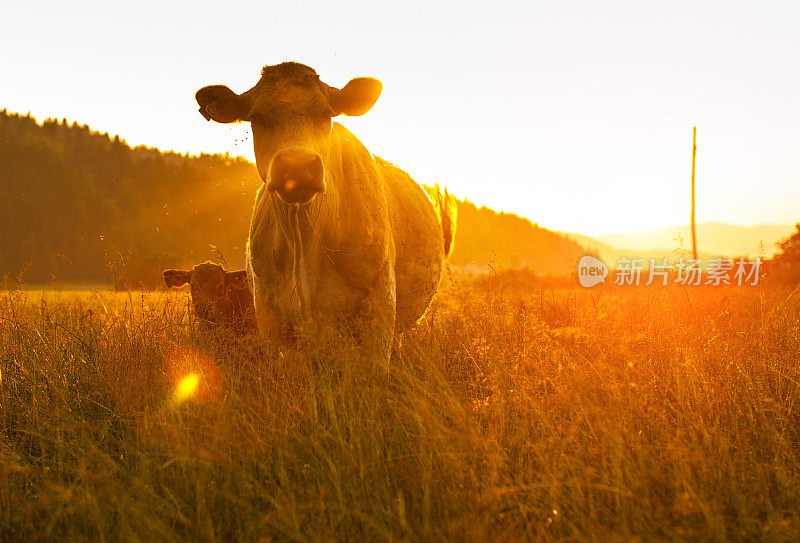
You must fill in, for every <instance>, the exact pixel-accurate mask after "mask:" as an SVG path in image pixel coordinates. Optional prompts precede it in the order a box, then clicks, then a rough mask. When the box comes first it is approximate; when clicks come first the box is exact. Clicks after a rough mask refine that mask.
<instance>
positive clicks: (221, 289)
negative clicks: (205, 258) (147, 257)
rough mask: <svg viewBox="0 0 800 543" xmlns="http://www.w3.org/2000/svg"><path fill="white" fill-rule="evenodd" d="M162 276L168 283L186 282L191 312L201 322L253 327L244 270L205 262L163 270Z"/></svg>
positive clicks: (241, 329)
mask: <svg viewBox="0 0 800 543" xmlns="http://www.w3.org/2000/svg"><path fill="white" fill-rule="evenodd" d="M163 276H164V282H165V283H166V284H167V286H168V287H181V286H183V285H185V284H187V283H188V284H189V287H190V288H191V292H192V305H194V312H195V314H196V315H197V317H198V318H199V319H200V322H201V323H202V324H203V325H204V326H207V327H210V328H215V327H219V326H223V327H226V328H233V329H235V330H237V331H243V332H245V331H255V315H254V310H253V296H252V295H251V294H250V289H249V288H248V286H247V272H246V271H245V270H241V271H235V272H229V271H226V270H225V268H223V267H222V266H220V265H218V264H213V263H211V262H205V263H203V264H198V265H197V266H195V267H194V268H193V269H191V270H164V273H163Z"/></svg>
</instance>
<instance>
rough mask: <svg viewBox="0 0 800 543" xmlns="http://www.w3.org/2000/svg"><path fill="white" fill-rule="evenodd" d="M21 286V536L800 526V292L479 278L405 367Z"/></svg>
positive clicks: (0, 392) (2, 316) (15, 360)
mask: <svg viewBox="0 0 800 543" xmlns="http://www.w3.org/2000/svg"><path fill="white" fill-rule="evenodd" d="M188 307H189V305H188V294H187V293H185V292H173V293H156V292H146V293H142V292H128V293H112V292H108V291H100V290H94V291H83V292H53V291H45V292H32V291H24V290H12V291H8V292H4V293H2V294H0V371H1V372H2V376H1V377H0V379H1V380H0V540H2V541H36V540H51V541H68V540H70V541H72V540H75V541H84V540H91V541H101V542H102V541H118V540H121V541H163V542H170V541H328V540H345V541H517V540H542V541H582V540H604V541H637V540H638V541H652V540H659V541H661V540H679V541H725V540H734V541H736V540H766V541H796V540H798V538H800V458H798V456H800V293H798V291H797V289H794V290H792V289H790V288H788V287H783V286H769V285H762V286H759V287H749V288H748V287H741V288H737V287H716V288H712V287H705V288H703V287H698V288H683V287H677V286H670V287H647V288H645V287H638V288H636V287H630V288H615V287H613V286H609V287H597V288H594V289H581V288H580V287H576V288H561V287H560V288H553V287H550V286H547V285H546V284H543V283H542V282H540V281H538V280H536V279H535V278H534V277H532V276H531V275H530V274H525V273H522V272H520V273H500V274H494V275H493V276H491V277H488V278H484V279H477V280H476V279H466V278H462V279H456V280H454V281H453V282H452V283H451V284H450V285H448V286H447V288H446V289H445V290H444V291H443V292H442V293H441V295H440V296H439V297H438V299H437V300H436V301H435V303H434V305H433V307H432V308H431V311H430V312H429V315H428V316H427V317H426V318H425V319H424V321H423V322H421V323H420V325H419V326H418V327H417V328H416V329H415V330H414V331H413V332H412V333H410V334H408V335H407V336H406V337H405V339H404V342H403V346H402V348H401V350H400V351H399V352H397V353H396V355H395V356H394V358H393V359H392V361H391V362H390V363H389V364H385V363H377V362H375V361H371V360H366V359H364V357H363V356H361V355H360V354H359V350H358V349H357V348H356V347H355V346H347V345H336V346H335V347H334V348H329V349H321V350H319V351H318V352H306V353H304V354H301V353H300V352H296V351H286V352H281V351H277V350H275V349H273V348H272V347H271V346H269V345H263V344H261V343H259V342H258V341H254V340H252V339H237V338H234V337H231V336H228V335H225V334H218V335H214V336H210V335H209V334H207V333H205V332H203V331H202V330H200V329H198V328H197V326H196V325H195V323H194V322H193V320H192V318H191V314H190V312H189V309H188Z"/></svg>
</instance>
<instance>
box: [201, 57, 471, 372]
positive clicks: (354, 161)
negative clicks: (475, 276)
mask: <svg viewBox="0 0 800 543" xmlns="http://www.w3.org/2000/svg"><path fill="white" fill-rule="evenodd" d="M381 89H382V85H381V82H380V81H378V80H377V79H372V78H368V77H359V78H356V79H353V80H351V81H350V82H349V83H347V85H345V86H344V87H343V88H342V89H341V90H340V89H337V88H334V87H331V86H329V85H326V84H325V83H323V82H322V81H321V80H320V78H319V76H318V75H317V73H316V72H315V71H314V70H313V69H311V68H309V67H308V66H304V65H303V64H298V63H296V62H284V63H283V64H278V65H275V66H266V67H264V69H263V70H262V72H261V79H260V80H259V81H258V83H257V84H256V85H255V86H254V87H253V88H252V89H250V90H248V91H247V92H244V93H242V94H236V93H235V92H233V91H232V90H231V89H229V88H228V87H226V86H224V85H212V86H209V87H204V88H202V89H200V90H199V91H198V92H197V95H196V98H197V102H198V104H199V105H200V113H201V114H202V115H203V116H204V117H205V118H206V119H208V120H211V119H213V120H215V121H217V122H221V123H230V122H237V121H248V122H250V124H251V127H252V130H253V144H254V148H255V156H256V166H257V167H258V172H259V174H260V176H261V179H262V180H263V181H264V184H263V185H262V187H261V189H260V190H259V192H258V195H257V196H256V204H255V208H254V209H253V217H252V220H251V223H250V239H249V241H248V249H247V272H248V277H249V280H250V282H251V285H252V292H253V298H254V301H255V311H256V318H257V321H258V327H259V330H260V331H261V332H262V334H264V335H265V336H267V337H269V338H280V337H281V336H283V335H285V332H286V331H287V330H288V331H292V330H293V331H295V332H300V333H303V335H305V336H311V337H312V338H313V337H314V336H316V337H323V336H325V337H337V335H336V333H334V334H330V333H329V332H330V331H333V332H338V333H342V332H352V333H353V334H354V335H355V336H356V337H357V338H358V339H359V340H361V342H362V344H363V345H364V346H365V347H366V349H367V351H368V352H369V353H375V354H378V355H380V356H383V357H385V358H388V356H389V353H390V349H391V345H392V341H393V339H395V338H396V335H397V334H400V333H402V332H403V331H405V330H408V329H409V328H410V327H411V326H413V325H414V323H416V322H417V320H418V319H419V318H420V317H422V316H423V315H424V313H425V311H426V310H427V308H428V305H429V304H430V301H431V299H432V298H433V296H434V294H435V293H436V290H437V288H438V285H439V280H440V278H441V275H442V266H443V261H444V259H445V258H447V256H448V254H449V252H450V251H451V248H452V240H453V236H454V235H455V202H454V200H453V199H452V197H450V196H448V195H447V193H446V192H445V193H444V194H442V193H440V192H439V191H438V190H437V191H436V194H435V196H434V200H435V202H434V201H432V200H431V198H430V197H429V195H428V194H427V193H426V192H425V190H424V189H423V188H422V187H421V186H420V185H418V184H417V183H416V182H415V181H414V180H413V179H411V177H410V176H409V175H408V174H407V173H405V172H404V171H402V170H401V169H400V168H397V167H396V166H394V165H392V164H390V163H388V162H386V161H384V160H381V159H379V158H377V157H375V156H373V155H372V154H371V153H370V152H369V151H368V150H367V149H366V148H365V147H364V145H363V144H362V143H361V142H360V141H358V139H357V138H356V137H355V136H354V135H353V134H351V133H350V132H349V131H348V130H347V129H346V128H344V127H343V126H341V125H340V124H338V123H335V122H333V121H332V118H333V117H335V116H337V115H342V114H344V115H363V114H364V113H366V112H367V111H369V110H370V108H372V106H373V105H374V104H375V102H376V101H377V100H378V97H379V96H380V93H381Z"/></svg>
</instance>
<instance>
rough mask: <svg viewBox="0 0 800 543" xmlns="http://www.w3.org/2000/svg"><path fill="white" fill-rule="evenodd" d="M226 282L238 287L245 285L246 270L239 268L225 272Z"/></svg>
mask: <svg viewBox="0 0 800 543" xmlns="http://www.w3.org/2000/svg"><path fill="white" fill-rule="evenodd" d="M225 275H226V277H227V278H228V283H232V284H234V285H236V286H239V287H243V288H244V287H247V270H239V271H235V272H226V273H225Z"/></svg>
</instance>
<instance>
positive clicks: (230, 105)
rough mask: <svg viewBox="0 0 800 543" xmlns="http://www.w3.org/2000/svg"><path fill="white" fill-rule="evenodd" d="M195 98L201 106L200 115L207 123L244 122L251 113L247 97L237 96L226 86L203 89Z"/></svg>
mask: <svg viewBox="0 0 800 543" xmlns="http://www.w3.org/2000/svg"><path fill="white" fill-rule="evenodd" d="M245 94H246V93H245ZM194 97H195V99H197V103H198V104H200V114H201V115H202V116H203V117H205V118H206V120H207V121H210V120H212V119H213V120H215V121H217V122H218V123H233V122H236V121H244V120H245V119H246V118H247V115H248V113H249V100H248V99H247V97H246V96H245V95H244V94H236V93H235V92H233V91H232V90H231V89H229V88H228V87H226V86H225V85H211V86H209V87H203V88H202V89H200V90H199V91H197V94H195V95H194Z"/></svg>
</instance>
